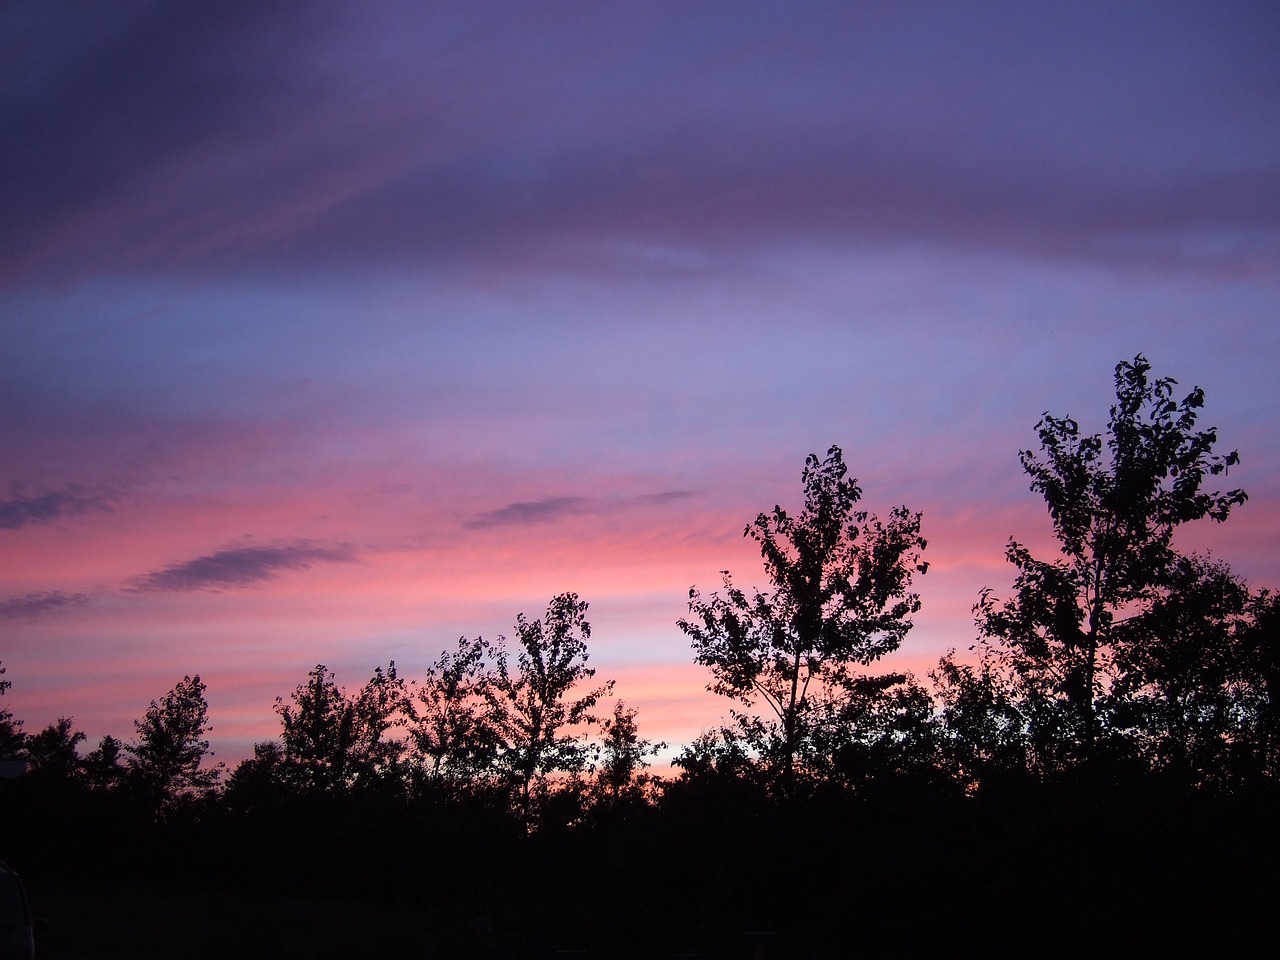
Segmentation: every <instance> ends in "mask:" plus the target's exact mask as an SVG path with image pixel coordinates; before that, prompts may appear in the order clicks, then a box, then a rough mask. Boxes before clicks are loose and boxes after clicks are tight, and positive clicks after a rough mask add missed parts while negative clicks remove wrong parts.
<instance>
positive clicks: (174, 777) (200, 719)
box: [125, 674, 221, 809]
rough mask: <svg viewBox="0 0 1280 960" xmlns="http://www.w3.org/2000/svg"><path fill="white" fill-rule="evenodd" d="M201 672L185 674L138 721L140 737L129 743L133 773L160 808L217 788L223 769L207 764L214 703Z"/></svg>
mask: <svg viewBox="0 0 1280 960" xmlns="http://www.w3.org/2000/svg"><path fill="white" fill-rule="evenodd" d="M204 693H205V685H204V683H203V682H202V681H201V680H200V676H199V675H198V674H197V675H196V676H194V677H192V676H187V677H183V678H182V679H181V680H180V681H178V683H177V684H176V685H175V686H174V687H173V689H172V690H170V691H169V692H168V693H166V694H165V695H164V696H163V697H161V698H160V699H159V700H158V701H157V700H152V701H151V706H150V707H148V708H147V712H146V714H145V716H143V718H142V719H141V720H135V721H134V723H133V726H134V730H135V733H136V739H135V740H134V742H133V743H131V744H129V745H128V746H126V747H125V753H126V754H128V770H129V776H130V778H131V779H132V780H133V782H134V783H135V784H137V785H138V786H139V787H140V788H141V789H142V791H143V793H144V795H145V796H146V797H147V798H148V800H149V801H150V802H152V803H154V804H156V806H157V809H158V808H160V807H163V806H167V805H170V804H172V803H174V802H176V801H179V800H182V799H188V798H190V797H193V796H197V795H199V794H201V793H203V792H205V791H207V790H210V789H212V788H213V787H214V786H215V785H216V784H217V782H218V778H219V776H220V774H221V771H220V770H219V769H218V768H216V767H214V768H206V767H202V763H203V761H204V758H205V756H206V754H208V753H209V741H208V740H207V739H206V738H205V735H206V734H207V733H208V732H209V730H211V729H212V728H211V727H210V725H209V704H208V702H207V701H206V700H205V696H204Z"/></svg>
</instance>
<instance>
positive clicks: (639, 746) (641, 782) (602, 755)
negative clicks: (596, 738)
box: [595, 700, 666, 803]
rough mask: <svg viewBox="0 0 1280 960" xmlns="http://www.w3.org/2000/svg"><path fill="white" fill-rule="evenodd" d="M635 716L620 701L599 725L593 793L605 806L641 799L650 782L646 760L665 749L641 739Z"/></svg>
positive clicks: (632, 711) (661, 744) (662, 745)
mask: <svg viewBox="0 0 1280 960" xmlns="http://www.w3.org/2000/svg"><path fill="white" fill-rule="evenodd" d="M636 713H637V711H636V710H634V709H631V708H629V707H628V706H627V705H626V704H625V703H623V702H622V701H621V700H619V701H617V702H616V703H615V704H614V705H613V715H612V716H610V717H606V718H605V719H604V721H603V722H601V724H600V733H601V742H600V744H599V766H598V768H597V770H596V782H595V789H596V794H597V796H598V797H600V798H601V799H603V800H604V801H605V802H609V803H616V802H617V801H619V800H627V799H634V798H639V797H643V796H644V790H645V787H646V786H647V785H648V784H649V783H650V782H651V778H649V777H648V776H647V775H646V774H645V773H644V771H645V769H647V768H648V766H649V760H648V758H649V757H652V756H654V755H656V754H657V753H658V751H660V750H662V749H664V748H665V747H666V744H665V743H654V742H652V741H650V740H642V739H641V738H640V731H639V729H638V728H637V726H636Z"/></svg>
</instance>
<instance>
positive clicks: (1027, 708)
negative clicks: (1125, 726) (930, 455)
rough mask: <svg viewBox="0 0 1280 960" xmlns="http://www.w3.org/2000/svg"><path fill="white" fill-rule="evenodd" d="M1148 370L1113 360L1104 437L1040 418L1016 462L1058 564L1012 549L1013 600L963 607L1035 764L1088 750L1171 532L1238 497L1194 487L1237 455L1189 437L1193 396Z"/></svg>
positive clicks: (1160, 570)
mask: <svg viewBox="0 0 1280 960" xmlns="http://www.w3.org/2000/svg"><path fill="white" fill-rule="evenodd" d="M1150 370H1151V365H1150V364H1149V363H1148V362H1147V360H1146V358H1145V357H1143V356H1142V355H1141V354H1139V355H1138V356H1137V357H1135V358H1134V359H1133V361H1132V362H1130V361H1123V362H1121V363H1119V364H1117V365H1116V368H1115V389H1116V402H1115V404H1114V405H1113V406H1112V407H1111V414H1110V419H1109V421H1108V425H1107V432H1106V436H1105V439H1104V437H1103V436H1102V435H1101V434H1084V433H1082V432H1081V430H1080V426H1079V424H1078V423H1077V422H1076V421H1075V420H1073V419H1071V418H1070V417H1055V416H1052V415H1051V414H1048V413H1046V414H1045V415H1044V416H1043V417H1042V418H1041V420H1040V422H1039V423H1038V424H1037V426H1036V431H1037V434H1038V436H1039V440H1040V452H1039V453H1036V452H1034V451H1031V450H1024V451H1022V452H1021V454H1020V459H1021V462H1022V467H1023V469H1024V470H1025V471H1026V473H1027V474H1028V476H1030V478H1031V489H1032V491H1034V492H1036V493H1039V494H1040V495H1041V496H1043V497H1044V500H1045V505H1046V507H1047V508H1048V511H1049V517H1050V520H1051V522H1052V526H1053V533H1054V536H1055V537H1056V539H1057V541H1058V546H1059V549H1060V553H1061V556H1059V557H1057V558H1055V559H1052V560H1042V559H1039V558H1037V557H1035V556H1033V554H1032V553H1031V551H1030V549H1028V548H1027V547H1026V546H1024V545H1022V544H1021V543H1019V542H1018V541H1016V540H1010V542H1009V545H1008V548H1007V550H1006V556H1007V558H1008V560H1009V562H1010V563H1012V564H1013V565H1014V566H1015V567H1016V568H1017V571H1018V575H1017V578H1016V580H1015V581H1014V586H1013V594H1012V596H1011V598H1010V599H1009V600H1007V601H1003V602H1002V601H999V600H997V599H996V598H995V597H994V595H993V594H992V593H991V591H990V590H985V591H984V592H983V594H982V596H981V598H980V599H979V601H978V603H977V605H976V606H975V613H976V616H977V622H978V629H979V634H980V639H981V642H982V643H985V644H987V645H988V647H989V653H991V654H992V655H993V656H994V657H995V658H996V659H997V660H998V661H999V664H1000V666H1001V668H1002V669H1004V670H1005V671H1006V675H1007V677H1008V678H1009V679H1011V680H1012V681H1013V682H1014V683H1015V684H1016V687H1017V695H1018V697H1019V700H1020V702H1021V704H1022V709H1023V713H1024V717H1025V718H1026V723H1027V728H1028V736H1029V739H1030V743H1031V744H1032V746H1033V748H1034V751H1035V754H1036V756H1037V757H1038V760H1037V762H1039V763H1040V764H1042V765H1044V766H1046V767H1054V766H1058V765H1061V764H1062V763H1071V762H1073V761H1075V760H1078V759H1087V758H1090V757H1092V756H1094V755H1095V753H1096V751H1097V747H1098V743H1099V740H1100V738H1101V736H1102V735H1103V734H1104V732H1107V731H1104V729H1103V725H1102V724H1101V723H1100V716H1099V712H1100V711H1099V706H1100V704H1102V703H1104V699H1103V698H1105V697H1106V696H1108V695H1109V694H1110V692H1111V689H1112V685H1113V680H1114V668H1115V666H1116V664H1115V654H1116V651H1117V643H1118V642H1119V641H1120V640H1121V637H1122V634H1123V631H1124V628H1125V625H1126V624H1127V623H1128V621H1129V618H1131V617H1132V616H1133V615H1134V614H1135V613H1137V612H1139V611H1141V610H1144V609H1149V607H1150V605H1151V603H1152V602H1154V601H1155V600H1156V599H1157V598H1158V597H1159V596H1160V595H1161V592H1162V589H1163V588H1164V587H1165V586H1166V585H1167V584H1168V583H1169V582H1170V577H1171V575H1172V573H1173V571H1174V569H1175V566H1176V561H1177V557H1178V555H1177V553H1176V551H1175V549H1174V546H1173V536H1174V532H1175V531H1176V530H1177V529H1178V528H1179V527H1180V526H1182V525H1183V524H1186V523H1189V522H1192V521H1194V520H1200V519H1202V518H1206V517H1207V518H1209V519H1211V520H1214V521H1218V522H1221V521H1223V520H1225V519H1226V518H1227V516H1228V515H1229V513H1230V512H1231V509H1232V507H1234V506H1237V505H1239V504H1241V503H1243V502H1244V500H1245V499H1246V497H1245V494H1244V492H1243V491H1242V490H1230V491H1227V492H1216V491H1215V492H1206V491H1205V490H1204V489H1203V487H1204V484H1205V481H1206V479H1207V478H1209V477H1214V476H1218V475H1219V474H1225V473H1226V472H1227V470H1228V468H1230V467H1232V466H1234V465H1235V464H1236V463H1237V462H1238V460H1239V457H1238V455H1237V454H1236V453H1235V452H1234V451H1233V452H1231V453H1228V454H1224V455H1219V454H1215V453H1214V452H1213V450H1214V446H1215V444H1216V443H1217V433H1216V431H1215V430H1214V429H1212V428H1210V429H1204V430H1202V429H1198V428H1197V421H1198V419H1199V414H1200V409H1201V407H1202V406H1203V405H1204V391H1202V390H1201V389H1200V388H1199V387H1196V388H1195V389H1193V390H1192V391H1191V392H1190V393H1188V394H1186V395H1185V396H1184V397H1183V398H1182V399H1181V400H1176V399H1174V387H1175V386H1176V385H1177V381H1176V380H1173V379H1171V378H1167V377H1166V378H1160V379H1152V378H1151V377H1150Z"/></svg>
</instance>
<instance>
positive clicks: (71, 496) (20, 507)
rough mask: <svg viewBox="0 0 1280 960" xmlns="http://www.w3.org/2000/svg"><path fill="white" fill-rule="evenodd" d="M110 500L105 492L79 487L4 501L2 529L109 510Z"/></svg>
mask: <svg viewBox="0 0 1280 960" xmlns="http://www.w3.org/2000/svg"><path fill="white" fill-rule="evenodd" d="M110 509H111V505H110V503H109V502H108V501H107V499H106V498H105V497H104V496H102V495H101V494H85V493H83V492H81V491H80V490H79V489H78V488H76V487H67V488H66V489H65V490H59V491H52V492H50V493H42V494H40V495H39V496H35V497H14V498H12V499H9V500H0V530H18V529H20V528H22V527H25V526H28V525H30V524H35V523H52V522H53V521H55V520H57V519H59V518H61V517H69V516H75V515H76V514H80V513H89V512H94V511H107V510H110Z"/></svg>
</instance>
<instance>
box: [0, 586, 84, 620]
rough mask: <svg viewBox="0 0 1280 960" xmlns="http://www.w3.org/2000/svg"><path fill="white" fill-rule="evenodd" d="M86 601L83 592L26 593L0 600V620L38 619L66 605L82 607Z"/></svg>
mask: <svg viewBox="0 0 1280 960" xmlns="http://www.w3.org/2000/svg"><path fill="white" fill-rule="evenodd" d="M88 601H89V598H88V596H87V595H85V594H83V593H63V592H62V591H60V590H50V591H45V592H37V593H27V594H23V595H22V596H20V597H10V598H8V599H7V600H0V620H38V619H40V618H41V617H44V616H46V615H48V614H52V613H57V612H58V611H60V610H65V609H67V608H68V607H82V606H84V605H85V604H86V603H88Z"/></svg>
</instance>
